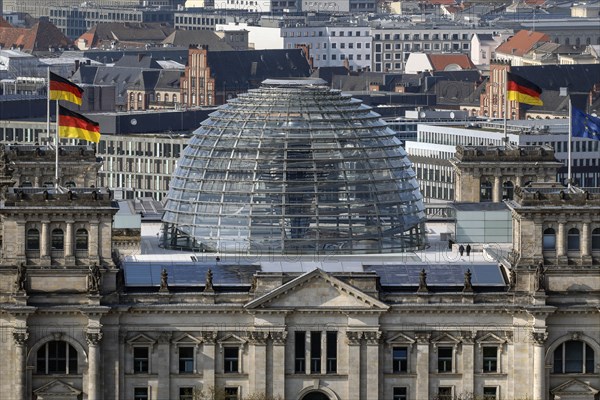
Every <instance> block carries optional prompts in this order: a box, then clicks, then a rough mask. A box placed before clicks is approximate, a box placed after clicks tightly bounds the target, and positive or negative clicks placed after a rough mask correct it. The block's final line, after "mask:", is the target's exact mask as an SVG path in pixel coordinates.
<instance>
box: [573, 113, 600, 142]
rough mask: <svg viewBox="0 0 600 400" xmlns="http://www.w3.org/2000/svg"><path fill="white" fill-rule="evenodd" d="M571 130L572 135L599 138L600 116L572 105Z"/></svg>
mask: <svg viewBox="0 0 600 400" xmlns="http://www.w3.org/2000/svg"><path fill="white" fill-rule="evenodd" d="M571 132H573V137H582V138H587V139H593V140H600V118H598V117H594V116H593V115H590V114H586V113H584V112H583V111H581V110H578V109H577V108H575V107H573V115H571Z"/></svg>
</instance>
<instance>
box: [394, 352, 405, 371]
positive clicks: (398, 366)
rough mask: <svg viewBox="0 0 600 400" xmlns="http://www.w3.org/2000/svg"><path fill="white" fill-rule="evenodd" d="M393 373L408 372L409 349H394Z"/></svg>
mask: <svg viewBox="0 0 600 400" xmlns="http://www.w3.org/2000/svg"><path fill="white" fill-rule="evenodd" d="M392 371H393V372H408V349H407V348H406V347H394V348H393V350H392Z"/></svg>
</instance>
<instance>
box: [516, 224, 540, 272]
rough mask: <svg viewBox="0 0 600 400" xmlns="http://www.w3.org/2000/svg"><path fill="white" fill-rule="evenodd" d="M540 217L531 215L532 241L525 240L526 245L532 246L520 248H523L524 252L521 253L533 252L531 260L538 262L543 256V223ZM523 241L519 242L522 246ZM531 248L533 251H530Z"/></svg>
mask: <svg viewBox="0 0 600 400" xmlns="http://www.w3.org/2000/svg"><path fill="white" fill-rule="evenodd" d="M542 222H543V221H542V217H540V216H537V215H536V216H534V217H533V243H531V242H529V243H527V242H525V243H527V245H528V246H533V248H532V249H526V248H523V247H521V248H522V250H524V251H525V252H523V251H522V252H521V254H524V253H525V254H527V253H529V254H531V253H533V262H540V261H543V260H544V256H543V255H542V251H543V244H542V241H543V240H544V227H543V223H542ZM525 243H523V242H521V243H520V245H521V246H524V245H525ZM531 250H533V251H531Z"/></svg>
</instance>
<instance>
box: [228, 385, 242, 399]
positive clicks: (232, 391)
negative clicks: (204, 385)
mask: <svg viewBox="0 0 600 400" xmlns="http://www.w3.org/2000/svg"><path fill="white" fill-rule="evenodd" d="M238 392H239V390H238V388H236V387H226V388H225V400H238V399H239V397H238Z"/></svg>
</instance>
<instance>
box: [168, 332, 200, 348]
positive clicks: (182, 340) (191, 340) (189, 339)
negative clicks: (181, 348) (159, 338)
mask: <svg viewBox="0 0 600 400" xmlns="http://www.w3.org/2000/svg"><path fill="white" fill-rule="evenodd" d="M200 343H202V341H201V340H200V339H198V338H195V337H193V336H192V335H190V334H189V333H184V334H183V335H181V336H180V337H178V338H177V339H175V340H173V344H174V345H184V344H188V345H198V344H200Z"/></svg>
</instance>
